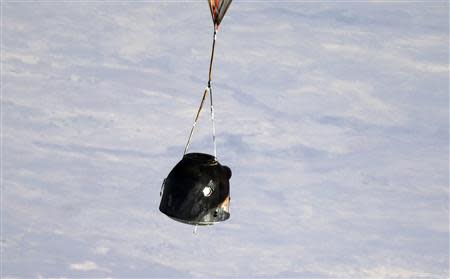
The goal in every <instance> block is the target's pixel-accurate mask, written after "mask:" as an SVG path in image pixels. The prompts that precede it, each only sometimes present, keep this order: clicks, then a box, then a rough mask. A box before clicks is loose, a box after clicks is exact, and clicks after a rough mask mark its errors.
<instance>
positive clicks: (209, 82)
mask: <svg viewBox="0 0 450 279" xmlns="http://www.w3.org/2000/svg"><path fill="white" fill-rule="evenodd" d="M217 31H218V26H217V25H214V35H213V36H214V37H213V44H212V49H211V60H210V62H209V75H208V88H209V101H210V105H211V110H210V111H211V123H212V137H213V145H214V160H216V161H217V146H216V128H215V125H214V106H213V95H212V89H211V72H212V65H213V61H214V50H215V46H216V39H217Z"/></svg>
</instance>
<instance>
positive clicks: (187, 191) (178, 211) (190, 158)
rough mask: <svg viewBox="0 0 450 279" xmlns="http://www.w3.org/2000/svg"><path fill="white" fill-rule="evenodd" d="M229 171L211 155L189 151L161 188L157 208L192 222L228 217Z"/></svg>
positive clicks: (216, 220)
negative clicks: (159, 201)
mask: <svg viewBox="0 0 450 279" xmlns="http://www.w3.org/2000/svg"><path fill="white" fill-rule="evenodd" d="M230 178H231V170H230V168H229V167H227V166H222V165H221V164H220V163H219V162H218V161H216V159H215V158H214V156H212V155H209V154H203V153H188V154H186V155H184V156H183V159H182V160H181V161H180V162H179V163H178V164H177V165H176V166H175V167H174V168H173V169H172V171H171V172H170V173H169V175H168V176H167V178H166V179H165V180H164V183H163V185H162V188H161V195H162V197H161V203H160V205H159V210H160V211H161V212H162V213H164V214H166V215H167V216H169V217H170V218H172V219H174V220H176V221H179V222H183V223H186V224H191V225H212V224H215V223H217V222H222V221H225V220H227V219H228V218H230V212H229V205H230V182H229V180H230Z"/></svg>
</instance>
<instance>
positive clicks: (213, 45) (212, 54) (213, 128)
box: [183, 25, 218, 160]
mask: <svg viewBox="0 0 450 279" xmlns="http://www.w3.org/2000/svg"><path fill="white" fill-rule="evenodd" d="M217 31H218V26H216V25H214V37H213V44H212V50H211V60H210V61H209V74H208V86H207V87H206V89H205V92H204V93H203V97H202V101H201V102H200V106H199V108H198V110H197V115H196V116H195V120H194V123H193V124H192V128H191V132H190V134H189V138H188V141H187V143H186V146H185V147H184V153H183V156H184V155H186V153H187V152H188V150H189V145H190V144H191V139H192V135H193V134H194V130H195V126H196V125H197V121H198V118H199V116H200V112H201V111H202V108H203V103H204V102H205V98H206V95H207V94H208V93H209V100H210V105H211V110H210V112H211V122H212V134H213V145H214V159H215V160H217V147H216V128H215V125H214V106H213V97H212V90H211V73H212V65H213V61H214V50H215V45H216V39H217Z"/></svg>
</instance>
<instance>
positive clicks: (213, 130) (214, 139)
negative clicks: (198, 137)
mask: <svg viewBox="0 0 450 279" xmlns="http://www.w3.org/2000/svg"><path fill="white" fill-rule="evenodd" d="M209 100H210V103H211V123H212V137H213V145H214V160H216V161H217V147H216V128H215V126H214V106H213V96H212V90H211V88H209Z"/></svg>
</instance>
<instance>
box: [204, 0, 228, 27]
mask: <svg viewBox="0 0 450 279" xmlns="http://www.w3.org/2000/svg"><path fill="white" fill-rule="evenodd" d="M231 1H232V0H208V3H209V8H210V10H211V16H212V20H213V23H214V28H215V29H217V28H218V27H219V24H220V22H222V19H223V17H224V16H225V13H226V12H227V10H228V7H230V4H231Z"/></svg>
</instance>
